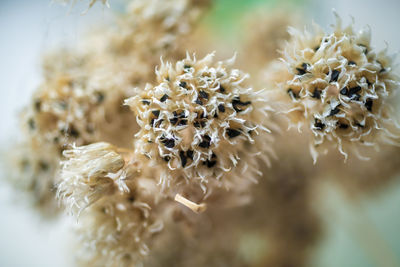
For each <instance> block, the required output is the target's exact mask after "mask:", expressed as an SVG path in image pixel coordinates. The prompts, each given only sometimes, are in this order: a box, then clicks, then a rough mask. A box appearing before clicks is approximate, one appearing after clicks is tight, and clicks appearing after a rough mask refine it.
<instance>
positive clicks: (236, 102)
mask: <svg viewBox="0 0 400 267" xmlns="http://www.w3.org/2000/svg"><path fill="white" fill-rule="evenodd" d="M250 104H251V101H246V102H242V101H240V98H239V97H238V96H235V97H234V98H233V99H232V106H233V109H234V110H235V111H236V112H240V111H243V110H242V109H240V108H239V106H247V105H250Z"/></svg>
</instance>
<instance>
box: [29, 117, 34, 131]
mask: <svg viewBox="0 0 400 267" xmlns="http://www.w3.org/2000/svg"><path fill="white" fill-rule="evenodd" d="M28 124H29V128H30V129H31V130H34V129H35V128H36V123H35V121H34V120H33V119H32V118H31V119H29V120H28Z"/></svg>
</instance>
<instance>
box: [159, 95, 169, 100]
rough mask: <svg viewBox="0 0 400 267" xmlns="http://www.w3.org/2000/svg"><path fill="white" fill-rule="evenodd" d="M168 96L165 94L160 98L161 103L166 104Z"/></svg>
mask: <svg viewBox="0 0 400 267" xmlns="http://www.w3.org/2000/svg"><path fill="white" fill-rule="evenodd" d="M168 97H169V96H168V95H167V94H165V95H163V96H162V97H161V98H160V102H165V101H166V100H167V99H168Z"/></svg>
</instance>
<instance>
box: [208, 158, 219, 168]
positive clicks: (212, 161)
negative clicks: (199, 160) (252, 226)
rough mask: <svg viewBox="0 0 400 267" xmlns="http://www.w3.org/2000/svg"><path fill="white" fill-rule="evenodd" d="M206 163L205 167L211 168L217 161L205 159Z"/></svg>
mask: <svg viewBox="0 0 400 267" xmlns="http://www.w3.org/2000/svg"><path fill="white" fill-rule="evenodd" d="M206 164H207V167H208V168H212V167H214V166H215V164H217V161H216V160H211V161H210V160H207V161H206Z"/></svg>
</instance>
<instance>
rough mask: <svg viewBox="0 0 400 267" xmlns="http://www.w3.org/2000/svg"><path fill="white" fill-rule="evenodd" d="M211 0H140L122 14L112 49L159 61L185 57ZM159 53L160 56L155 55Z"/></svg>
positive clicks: (132, 2)
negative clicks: (188, 39)
mask: <svg viewBox="0 0 400 267" xmlns="http://www.w3.org/2000/svg"><path fill="white" fill-rule="evenodd" d="M211 2H212V1H211V0H200V1H199V0H167V1H165V0H136V1H131V2H130V4H129V5H128V7H127V12H126V14H125V15H123V16H121V17H120V20H119V23H118V24H117V27H118V34H115V33H113V34H112V35H113V36H112V40H111V44H110V48H111V49H112V50H113V51H115V52H116V53H135V54H136V55H137V56H138V57H140V58H141V59H143V60H145V61H150V62H152V63H153V64H157V63H158V60H159V58H160V56H161V55H163V57H164V58H171V57H172V58H175V59H176V57H174V55H176V54H177V55H179V56H181V52H182V49H180V47H182V46H185V38H186V37H187V36H188V34H189V33H191V32H192V29H193V27H194V26H195V24H196V22H198V20H199V18H200V17H201V16H202V15H203V14H204V13H205V11H207V10H208V7H209V6H210V4H211ZM155 55H157V56H156V57H155Z"/></svg>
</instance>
